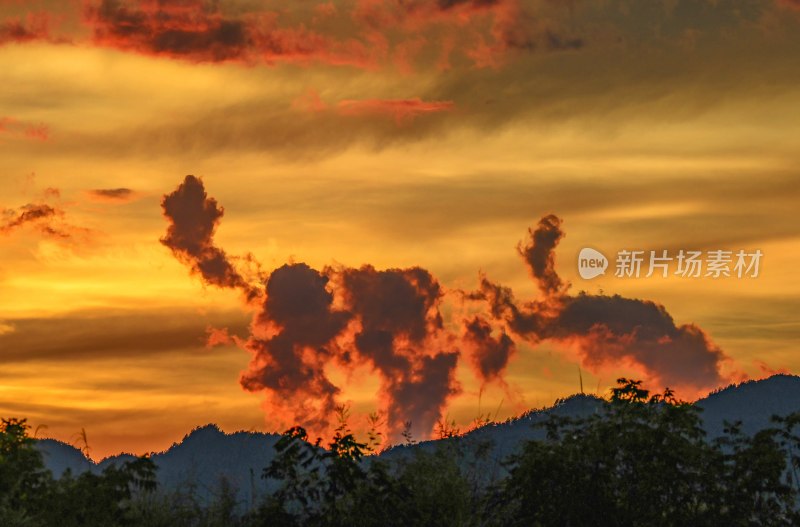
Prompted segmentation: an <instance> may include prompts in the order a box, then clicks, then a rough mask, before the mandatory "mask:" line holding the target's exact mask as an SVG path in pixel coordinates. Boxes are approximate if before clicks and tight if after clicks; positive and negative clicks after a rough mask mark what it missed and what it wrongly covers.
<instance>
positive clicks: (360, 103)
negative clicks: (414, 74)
mask: <svg viewBox="0 0 800 527" xmlns="http://www.w3.org/2000/svg"><path fill="white" fill-rule="evenodd" d="M454 106H455V105H454V103H453V101H423V100H421V99H419V98H414V99H362V100H344V101H340V102H339V104H338V105H337V109H338V111H339V113H340V114H342V115H389V116H391V117H394V119H395V120H396V121H397V122H398V123H403V122H407V121H409V120H411V119H414V118H415V117H418V116H420V115H423V114H429V113H439V112H447V111H450V110H452V109H453V107H454Z"/></svg>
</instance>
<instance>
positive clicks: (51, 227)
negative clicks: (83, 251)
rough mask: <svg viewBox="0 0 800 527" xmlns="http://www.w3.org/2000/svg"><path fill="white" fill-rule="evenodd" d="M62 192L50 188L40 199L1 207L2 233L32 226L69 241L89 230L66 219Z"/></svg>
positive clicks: (42, 232)
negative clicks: (61, 200) (13, 206)
mask: <svg viewBox="0 0 800 527" xmlns="http://www.w3.org/2000/svg"><path fill="white" fill-rule="evenodd" d="M60 195H61V194H60V192H59V190H58V189H55V188H48V189H45V190H44V192H42V195H41V197H40V199H38V200H37V201H34V202H31V203H27V204H25V205H22V206H21V207H17V208H6V209H0V234H5V235H8V234H11V233H12V232H14V231H17V230H19V229H24V228H31V229H34V230H36V231H38V232H39V233H41V234H42V235H44V236H46V237H48V238H52V239H55V240H58V241H68V240H71V239H72V238H74V237H75V236H79V235H86V234H87V233H88V232H89V231H88V230H87V229H85V228H82V227H77V226H75V225H73V224H71V223H70V222H68V221H67V219H66V212H65V211H64V209H63V208H62V206H61V205H60V204H59V202H58V201H59V198H60Z"/></svg>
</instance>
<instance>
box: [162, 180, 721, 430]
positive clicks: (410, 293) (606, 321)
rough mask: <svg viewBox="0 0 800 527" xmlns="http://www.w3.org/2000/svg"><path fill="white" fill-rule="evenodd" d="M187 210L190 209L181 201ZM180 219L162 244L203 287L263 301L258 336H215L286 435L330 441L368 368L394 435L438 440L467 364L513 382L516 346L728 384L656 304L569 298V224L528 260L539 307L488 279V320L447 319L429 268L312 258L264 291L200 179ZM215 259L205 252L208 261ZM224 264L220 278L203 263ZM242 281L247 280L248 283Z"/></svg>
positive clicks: (172, 210) (540, 242) (555, 225)
mask: <svg viewBox="0 0 800 527" xmlns="http://www.w3.org/2000/svg"><path fill="white" fill-rule="evenodd" d="M178 204H180V206H178ZM164 209H165V216H166V217H167V219H168V220H169V221H170V225H169V227H168V234H167V236H166V237H165V238H164V240H162V241H163V243H165V245H167V246H169V247H171V248H173V252H174V253H175V255H176V256H177V257H178V258H179V259H181V260H182V261H183V262H184V263H186V264H188V265H189V267H190V268H191V269H192V271H193V272H195V273H197V274H199V275H200V276H201V277H202V278H203V279H204V281H206V282H207V283H208V284H211V285H217V286H220V287H231V288H239V289H241V290H243V291H244V292H246V293H248V297H249V298H250V299H253V298H258V299H259V303H258V304H257V305H256V304H252V303H251V304H250V306H251V307H255V308H256V312H255V314H254V315H253V319H252V322H251V324H250V328H249V335H248V336H247V337H245V338H240V337H235V336H234V337H231V336H230V335H229V334H228V333H227V332H223V331H217V330H211V331H210V333H209V335H210V336H211V338H212V340H213V342H214V343H215V344H220V343H226V344H227V343H231V342H233V343H236V344H237V345H239V346H240V347H241V348H243V349H245V350H246V351H248V352H249V353H250V354H251V361H250V364H249V366H248V368H247V370H246V371H244V372H243V373H242V375H241V379H240V382H241V385H242V387H243V388H244V389H245V390H247V391H251V392H259V393H263V394H264V396H265V403H264V404H265V408H266V409H267V414H268V416H269V419H270V420H271V421H272V423H273V426H274V424H275V423H280V424H282V425H284V426H289V425H292V424H301V425H303V426H306V427H307V428H309V429H310V430H312V431H313V432H314V433H317V434H319V435H324V434H326V433H327V432H328V431H329V424H330V420H331V418H332V416H333V415H334V413H335V410H336V408H337V407H338V406H339V405H340V404H342V400H341V399H342V394H343V387H342V386H340V385H337V383H336V382H335V381H334V380H333V379H334V378H338V375H334V373H335V372H339V373H341V374H344V375H345V377H347V378H353V373H354V372H355V370H356V369H357V368H359V367H367V368H369V369H371V370H372V371H373V372H375V373H376V374H377V376H378V378H379V380H380V389H379V394H378V396H379V397H378V400H379V407H380V409H381V411H382V412H383V413H384V414H385V416H386V430H385V432H386V433H387V435H388V437H390V438H391V439H393V440H396V439H398V438H399V437H400V436H401V434H402V432H403V431H404V430H405V429H410V431H411V433H412V434H413V435H414V436H415V437H423V438H424V437H428V436H429V434H430V433H431V431H432V430H433V428H434V427H435V425H436V423H437V422H438V421H439V420H440V419H441V418H442V415H444V412H445V411H446V408H447V405H448V404H449V402H450V401H451V400H452V398H453V397H455V396H456V395H458V394H459V393H461V387H460V385H459V382H458V381H457V380H456V378H455V372H456V367H457V365H458V362H459V359H460V358H461V357H462V355H463V356H465V357H466V358H468V360H469V361H470V363H471V365H472V367H473V370H474V373H475V376H476V378H477V379H478V380H479V381H480V382H481V385H482V386H485V385H486V384H488V383H496V384H497V385H499V386H502V387H503V388H504V389H508V388H509V387H508V385H507V383H506V381H505V380H504V378H503V375H504V373H505V371H506V369H507V367H508V366H509V363H510V361H511V360H512V359H513V357H514V356H515V355H517V354H518V353H519V352H518V344H517V342H515V337H516V338H517V339H519V340H520V341H522V342H527V343H528V344H529V345H533V346H536V345H537V344H539V343H541V342H544V341H549V342H553V343H556V344H557V345H559V346H560V347H561V348H563V349H564V350H565V352H566V351H567V350H568V349H574V350H577V358H578V359H579V360H580V361H581V363H582V364H583V365H584V366H585V367H587V368H590V369H591V370H593V371H599V370H601V369H603V368H615V367H619V366H625V367H635V368H637V369H639V370H640V371H641V372H642V374H643V375H645V376H647V377H648V379H649V381H650V382H651V383H652V384H657V385H660V386H669V387H674V388H676V389H679V390H683V392H682V393H692V394H695V393H699V392H701V391H703V390H707V389H709V388H714V387H716V386H718V385H720V384H722V383H724V382H725V381H726V377H725V376H724V375H723V374H722V373H721V366H722V365H723V363H724V362H726V361H727V360H728V358H727V357H726V355H725V354H724V353H723V352H722V350H720V349H719V348H718V347H717V346H716V345H715V344H714V343H713V342H712V341H711V339H710V338H709V337H708V336H707V335H706V334H705V333H704V332H703V331H702V330H701V329H700V328H699V327H697V326H695V325H693V324H683V325H676V324H675V322H674V321H673V319H672V318H671V317H670V315H669V314H668V313H667V311H666V309H665V308H664V307H663V306H661V305H659V304H657V303H655V302H652V301H648V300H638V299H628V298H623V297H620V296H606V295H589V294H585V293H581V294H578V295H570V294H569V293H568V292H567V291H568V288H569V284H567V283H565V282H564V281H563V280H561V278H560V277H559V276H558V273H557V272H556V258H555V250H556V247H557V245H558V243H559V241H560V240H561V239H562V238H563V236H564V232H563V230H562V228H561V226H562V222H561V219H560V218H558V217H557V216H555V215H547V216H544V217H543V218H542V219H541V220H540V221H539V224H538V225H537V227H536V228H535V229H530V230H529V237H528V239H527V240H525V241H524V242H523V243H521V244H520V245H519V246H518V252H519V254H520V255H521V256H522V258H523V260H524V262H525V263H526V265H527V266H528V268H529V271H530V272H531V275H532V277H533V279H534V280H535V281H536V283H537V284H538V286H539V289H540V292H541V295H540V298H538V299H536V300H533V301H531V302H525V303H520V302H518V301H517V300H516V298H515V297H514V294H513V292H512V291H511V289H509V288H507V287H504V286H502V285H499V284H495V283H493V282H491V281H490V280H489V279H488V278H486V277H485V276H484V277H482V278H481V283H480V288H479V290H477V291H475V292H472V293H467V294H465V298H467V299H468V300H471V301H473V303H472V304H471V305H473V306H478V307H480V308H481V309H479V311H478V312H477V313H474V312H473V314H471V315H469V316H468V317H466V318H464V319H462V320H458V317H455V318H454V319H453V320H451V321H448V322H447V323H446V322H445V320H444V316H443V314H442V307H443V302H444V300H445V297H446V296H445V290H444V289H443V287H442V286H441V285H440V283H439V282H438V280H437V279H436V278H435V277H434V276H433V275H432V274H431V273H430V272H429V271H427V270H425V269H423V268H420V267H411V268H406V269H385V270H379V269H376V268H375V267H373V266H371V265H364V266H362V267H360V268H351V267H343V266H331V267H326V268H324V269H322V270H317V269H314V268H312V267H310V266H309V265H307V264H305V263H291V264H286V265H283V266H281V267H279V268H277V269H275V270H274V271H272V272H271V273H269V274H268V275H266V279H265V281H264V285H263V289H261V288H258V289H259V291H258V292H255V293H254V292H253V290H254V289H256V288H255V287H251V286H250V285H249V284H247V283H246V282H245V281H244V280H243V279H241V275H240V274H239V273H238V272H237V271H236V269H235V266H234V264H233V263H231V262H232V260H230V259H229V258H228V257H227V256H226V255H225V253H224V251H222V250H221V249H219V248H217V247H215V246H214V245H213V239H212V238H213V232H214V229H215V228H216V226H217V224H218V222H219V220H220V218H221V217H222V209H221V208H220V207H219V206H218V205H217V202H216V201H215V200H214V199H213V198H210V197H208V196H207V194H206V191H205V188H204V186H203V182H202V181H201V180H199V179H197V178H195V177H193V176H187V178H186V179H185V180H184V182H183V183H182V184H181V185H180V186H179V187H178V189H177V190H176V191H174V192H173V193H171V194H168V195H167V196H165V198H164ZM206 254H207V255H208V256H204V255H206ZM207 259H211V260H215V261H223V262H225V266H224V267H222V269H224V271H225V272H224V273H220V272H218V270H219V269H220V267H213V266H212V269H213V271H214V272H209V271H208V270H207V269H206V270H204V269H203V268H202V267H201V266H200V264H201V263H202V262H204V261H206V260H207ZM236 277H239V278H238V279H237V278H236Z"/></svg>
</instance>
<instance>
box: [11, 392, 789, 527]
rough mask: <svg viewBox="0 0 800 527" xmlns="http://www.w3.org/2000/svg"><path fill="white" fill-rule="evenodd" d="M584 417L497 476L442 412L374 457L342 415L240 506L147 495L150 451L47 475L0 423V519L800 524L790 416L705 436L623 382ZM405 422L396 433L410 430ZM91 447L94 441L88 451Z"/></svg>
mask: <svg viewBox="0 0 800 527" xmlns="http://www.w3.org/2000/svg"><path fill="white" fill-rule="evenodd" d="M596 407H597V408H598V411H597V412H596V413H595V414H593V415H590V416H589V417H585V418H581V419H578V418H565V417H563V416H559V414H558V413H557V412H553V413H551V414H550V415H549V417H548V419H547V420H546V421H544V422H543V423H542V424H541V425H540V426H543V428H544V434H545V437H544V439H542V440H536V441H528V442H526V443H525V444H524V445H522V447H521V449H520V450H519V452H518V453H517V454H516V455H514V456H512V457H511V458H509V459H507V460H505V461H504V462H502V464H503V465H504V467H505V470H506V474H507V476H506V477H504V478H502V479H499V480H493V477H492V476H490V475H489V473H490V472H491V471H492V470H491V467H493V466H494V467H496V466H497V465H498V464H500V463H501V462H499V461H498V462H495V461H494V460H492V459H491V450H492V449H491V445H489V444H484V443H477V444H476V443H474V442H473V441H474V438H470V437H464V436H460V435H459V434H458V433H456V429H455V425H454V424H453V423H452V422H448V420H446V419H445V420H443V421H442V422H441V423H440V425H439V435H440V439H441V440H440V441H438V442H436V443H435V444H434V443H426V442H422V443H416V442H415V441H414V440H413V438H412V437H411V436H410V434H409V433H407V434H406V436H405V443H406V444H405V445H403V446H400V447H398V448H397V449H393V450H392V451H391V452H386V455H384V456H381V457H378V456H371V455H370V454H371V453H374V452H376V451H377V449H378V448H379V447H380V445H381V441H382V438H381V436H380V434H379V433H378V432H377V429H378V428H379V425H380V423H379V421H380V420H379V417H378V416H377V415H373V416H371V417H370V422H371V424H372V429H371V431H370V432H369V433H368V434H367V441H366V442H360V441H359V440H358V439H357V438H356V436H355V435H354V433H353V432H352V431H351V430H350V429H349V427H348V424H347V419H348V415H347V411H346V410H345V409H344V408H343V409H341V411H340V421H339V426H338V428H337V429H336V431H335V433H334V436H333V438H332V439H331V441H330V442H329V443H328V444H326V445H325V446H324V448H323V445H322V444H321V443H322V442H321V441H320V440H317V441H315V442H313V443H312V442H310V441H309V438H308V435H307V433H306V431H305V430H304V429H303V428H300V427H295V428H292V429H290V430H288V431H287V432H286V433H285V434H284V436H283V437H282V438H281V439H280V440H279V441H278V443H277V444H276V447H275V448H276V456H275V457H274V458H273V460H272V462H271V463H270V464H269V466H267V467H266V468H265V469H264V473H263V477H264V478H268V479H271V480H273V481H276V482H278V483H279V484H280V487H279V488H278V490H277V491H276V492H275V493H274V494H272V495H270V496H269V497H267V498H266V499H264V501H263V502H261V503H259V504H257V505H255V504H252V503H250V504H244V503H240V502H238V501H237V495H238V494H237V492H236V489H235V488H233V486H232V485H231V484H230V482H229V481H227V480H225V479H222V480H220V482H219V486H218V489H217V490H216V492H214V496H215V497H214V499H213V500H212V501H211V502H210V503H208V502H207V501H206V500H205V499H200V498H199V497H198V496H197V495H196V494H195V491H196V489H195V488H193V487H191V486H189V487H184V488H181V489H177V490H172V491H169V492H163V491H162V492H158V491H157V489H156V488H155V466H154V464H153V462H152V461H151V460H150V459H148V458H138V459H135V460H133V461H130V462H128V463H125V464H122V465H118V466H111V467H109V468H107V469H106V470H104V471H103V472H102V473H100V474H97V473H93V472H86V473H83V474H80V475H78V476H73V475H72V474H71V473H69V472H67V473H66V474H64V475H63V476H62V477H61V478H59V479H55V478H53V477H52V475H51V474H50V473H49V472H47V471H46V470H45V469H44V465H43V462H42V457H41V454H40V453H39V452H38V450H36V448H35V440H34V439H32V438H31V437H30V434H29V430H30V428H29V427H28V425H27V423H26V421H25V420H19V419H4V420H2V427H0V525H2V526H3V527H6V526H8V527H45V526H47V527H49V526H58V527H72V526H89V527H91V526H98V527H99V526H103V527H106V526H108V527H112V526H141V527H223V526H230V527H237V526H238V527H261V526H277V527H280V526H287V527H295V526H310V527H338V526H345V525H346V526H354V527H371V526H388V527H392V526H395V525H397V526H400V525H403V526H414V525H425V526H428V525H430V526H453V527H456V526H473V525H474V526H490V525H503V526H505V525H510V526H514V525H520V526H522V525H525V526H528V525H530V526H534V527H545V526H559V527H561V526H564V527H569V526H605V525H609V526H619V527H628V526H630V527H634V526H647V527H651V526H652V527H667V526H687V525H691V526H693V527H705V526H708V527H711V526H725V527H728V526H730V527H737V526H790V525H800V515H799V514H798V497H799V496H800V435H799V434H800V432H798V427H800V413H795V414H790V415H788V416H785V417H775V418H773V422H774V426H773V427H772V428H769V429H766V430H762V431H761V432H759V433H757V434H756V435H754V436H752V437H750V436H747V435H745V434H743V433H742V431H741V423H727V424H726V428H725V432H724V435H723V436H722V437H720V438H717V439H714V440H708V439H707V438H706V437H705V433H704V431H703V429H702V427H701V420H700V416H699V410H698V408H697V407H696V406H694V405H691V404H688V403H685V402H682V401H679V400H677V399H676V398H675V397H674V395H673V393H672V392H671V391H669V390H666V391H665V392H664V393H663V394H656V395H651V394H650V393H649V392H648V391H647V390H645V389H644V388H643V387H642V385H641V382H639V381H632V380H628V379H620V380H619V384H618V387H617V388H615V389H613V390H612V393H611V396H610V398H609V399H608V400H606V401H602V400H598V403H597V406H596ZM410 428H411V427H410V424H409V425H408V426H407V427H406V431H408V430H410ZM87 446H88V445H87Z"/></svg>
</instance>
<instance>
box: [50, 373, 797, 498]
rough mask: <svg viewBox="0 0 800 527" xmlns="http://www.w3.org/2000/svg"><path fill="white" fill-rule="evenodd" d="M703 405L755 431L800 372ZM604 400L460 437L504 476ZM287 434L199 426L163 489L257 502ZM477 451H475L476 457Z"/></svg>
mask: <svg viewBox="0 0 800 527" xmlns="http://www.w3.org/2000/svg"><path fill="white" fill-rule="evenodd" d="M695 404H696V405H697V406H698V407H700V408H701V409H702V412H701V414H700V415H701V417H702V419H703V423H704V428H705V429H706V432H707V433H708V436H709V438H714V437H716V436H718V435H721V434H722V430H723V423H724V422H725V421H729V422H733V421H742V430H743V431H744V432H745V433H747V434H754V433H755V432H757V431H759V430H762V429H764V428H766V427H768V426H770V417H771V416H772V415H781V416H783V415H787V414H789V413H791V412H794V411H800V377H798V376H793V375H775V376H773V377H770V378H769V379H764V380H760V381H748V382H745V383H742V384H739V385H732V386H729V387H727V388H725V389H722V390H718V391H716V392H713V393H711V394H710V395H709V396H707V397H705V398H704V399H701V400H699V401H697V402H696V403H695ZM601 405H602V400H601V399H599V398H597V397H594V396H590V395H573V396H571V397H568V398H566V399H563V400H560V401H558V402H557V403H556V404H555V405H554V406H552V407H550V408H546V409H543V410H536V411H530V412H527V413H525V414H523V415H522V416H520V417H518V418H515V419H509V420H508V421H506V422H503V423H492V424H489V425H486V426H483V427H481V428H478V429H476V430H473V431H471V432H469V433H468V434H466V435H464V436H463V437H462V438H460V439H459V441H461V442H462V445H464V446H465V447H466V450H467V451H469V450H470V448H471V447H474V449H475V451H477V449H478V448H479V447H481V446H484V447H485V451H488V457H485V458H481V459H480V460H478V459H472V460H470V459H466V460H465V461H464V463H466V464H470V463H473V464H472V465H470V468H471V469H472V470H475V471H477V472H478V473H479V474H481V476H482V477H483V478H484V479H485V480H486V481H487V482H488V481H491V480H495V479H497V478H500V477H503V475H504V469H503V468H502V466H501V465H500V463H499V461H500V460H503V459H505V458H506V457H507V456H508V455H509V454H512V453H513V452H515V451H516V449H517V448H518V447H519V446H520V445H521V443H522V442H523V441H526V440H531V439H541V438H543V437H544V433H545V432H544V430H543V429H542V428H541V427H535V426H533V425H535V424H537V423H542V422H544V421H545V420H546V419H547V417H548V416H549V415H550V414H557V415H562V416H569V417H585V416H588V415H591V414H592V413H594V412H597V411H599V410H600V408H601ZM279 438H280V436H279V435H276V434H264V433H253V432H236V433H233V434H226V433H224V432H222V431H221V430H220V429H219V428H218V427H217V426H216V425H206V426H203V427H199V428H195V429H194V430H192V431H191V432H190V433H189V434H188V435H187V436H186V437H184V438H183V440H182V441H181V442H180V443H175V444H173V445H172V446H171V447H170V448H169V449H167V450H166V451H164V452H162V453H157V454H154V455H153V456H152V459H153V461H154V462H155V463H156V465H157V466H158V480H159V485H160V487H161V488H163V489H166V490H172V491H176V492H189V491H192V492H194V495H195V497H196V498H197V499H200V500H206V499H209V498H212V497H213V496H214V495H215V494H216V493H217V492H218V491H219V489H220V488H221V487H220V482H221V481H222V480H223V479H225V480H227V482H228V483H229V484H230V486H231V487H232V488H233V489H234V490H235V491H236V492H237V496H238V499H239V502H240V503H241V504H243V505H245V504H249V503H256V502H257V501H258V499H259V497H261V496H263V495H264V494H266V493H268V492H271V491H272V490H274V489H273V487H274V485H275V482H272V481H265V480H263V479H261V474H262V471H263V469H264V468H265V467H266V466H267V465H269V463H270V461H271V460H272V458H273V456H274V454H275V450H274V445H275V443H276V442H277V441H278V439H279ZM438 444H439V441H435V440H434V441H425V442H422V443H419V444H417V445H414V446H398V447H394V448H391V449H389V450H387V451H385V452H383V453H381V454H380V456H382V457H386V458H396V457H397V456H404V455H408V454H410V453H412V452H413V450H414V449H415V448H423V449H433V448H435V447H436V446H437V445H438ZM38 448H39V449H40V451H41V452H42V453H43V455H44V461H45V465H46V466H47V468H49V469H50V470H51V471H52V472H53V474H54V475H56V476H57V477H60V476H61V475H62V474H63V473H64V471H65V470H67V469H69V470H70V471H71V472H72V473H73V474H79V473H81V472H84V471H87V470H91V471H93V472H100V471H102V470H103V469H104V468H105V467H107V466H108V465H109V464H113V463H122V462H124V461H127V460H129V459H132V458H133V456H131V455H130V454H120V455H117V456H113V457H110V458H106V459H104V460H103V461H101V462H100V463H97V464H95V463H94V462H93V461H91V460H88V459H87V458H86V457H85V456H84V455H83V453H82V452H81V451H80V450H79V449H77V448H75V447H74V446H71V445H69V444H66V443H63V442H60V441H56V440H53V439H41V440H39V442H38ZM468 457H469V456H468Z"/></svg>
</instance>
